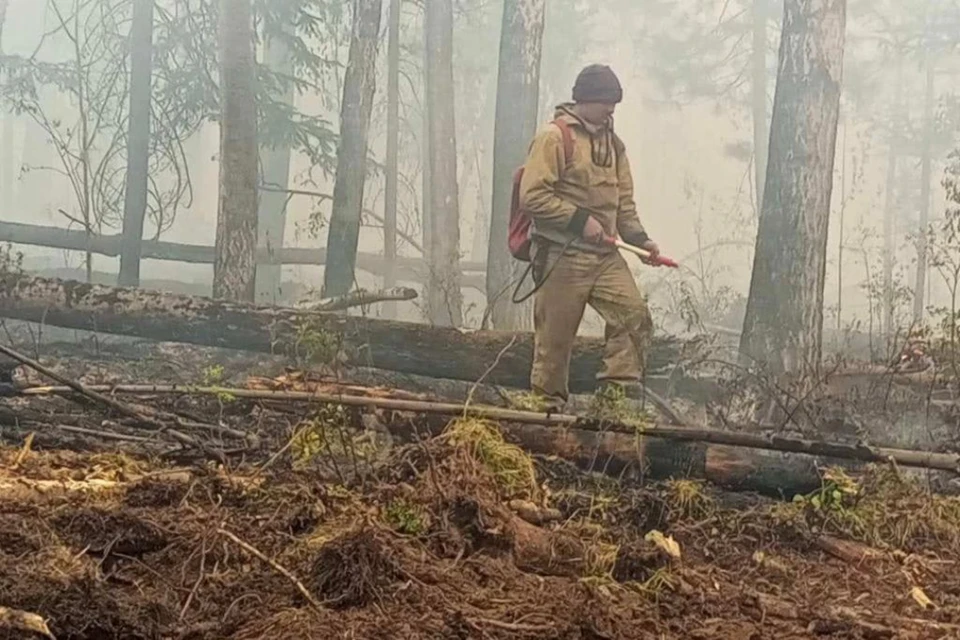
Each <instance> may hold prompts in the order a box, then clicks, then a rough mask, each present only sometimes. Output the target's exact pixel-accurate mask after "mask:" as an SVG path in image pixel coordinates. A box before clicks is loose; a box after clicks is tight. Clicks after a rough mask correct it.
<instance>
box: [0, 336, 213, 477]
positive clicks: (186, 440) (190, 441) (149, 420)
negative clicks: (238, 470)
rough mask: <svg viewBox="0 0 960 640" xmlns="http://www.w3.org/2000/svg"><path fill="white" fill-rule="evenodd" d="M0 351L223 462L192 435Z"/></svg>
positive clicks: (10, 352)
mask: <svg viewBox="0 0 960 640" xmlns="http://www.w3.org/2000/svg"><path fill="white" fill-rule="evenodd" d="M0 353H2V354H3V355H5V356H7V357H10V358H13V359H14V360H16V361H17V362H19V363H20V364H22V365H24V366H27V367H30V368H31V369H33V370H34V371H36V372H37V373H40V374H42V375H45V376H47V377H48V378H50V379H51V380H55V381H57V382H59V383H60V384H62V385H66V386H67V387H69V388H70V389H71V390H72V391H75V392H77V393H79V394H80V395H82V396H83V397H85V398H87V399H89V400H92V401H93V402H96V403H99V404H102V405H104V406H106V407H109V408H111V409H113V410H114V411H116V412H118V413H120V414H122V415H125V416H127V417H130V418H133V419H135V420H136V421H137V422H138V423H140V424H142V425H145V426H147V427H148V428H151V429H156V430H157V431H162V432H164V433H167V434H169V435H170V436H171V437H172V438H173V439H174V440H177V441H178V442H180V443H181V444H186V445H189V446H191V447H196V448H198V449H200V450H201V451H203V452H204V453H206V454H207V455H209V456H211V457H213V458H214V459H216V460H220V461H221V462H224V459H223V455H222V454H219V453H218V452H216V451H213V450H212V449H210V448H209V447H207V446H205V445H204V444H203V443H201V442H199V441H198V440H196V439H195V438H192V437H190V436H188V435H186V434H185V433H181V432H180V431H177V430H175V429H170V428H168V427H167V426H166V425H164V424H163V423H162V422H160V421H158V420H154V419H153V418H150V417H147V416H145V415H143V414H142V413H140V412H138V411H136V410H135V409H133V408H131V407H129V406H127V405H125V404H123V403H121V402H117V401H116V400H114V399H113V398H108V397H107V396H105V395H103V394H102V393H99V392H97V391H93V390H91V389H88V388H87V387H84V386H83V385H82V384H80V383H79V382H75V381H73V380H70V379H69V378H67V377H65V376H61V375H60V374H59V373H56V372H55V371H53V370H51V369H48V368H47V367H45V366H43V365H42V364H40V363H39V362H37V361H36V360H33V359H32V358H28V357H27V356H25V355H23V354H21V353H19V352H17V351H14V350H13V349H11V348H10V347H8V346H6V345H3V344H0Z"/></svg>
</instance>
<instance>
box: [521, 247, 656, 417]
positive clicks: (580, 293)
mask: <svg viewBox="0 0 960 640" xmlns="http://www.w3.org/2000/svg"><path fill="white" fill-rule="evenodd" d="M533 250H534V255H533V277H534V280H535V281H536V282H537V283H540V282H543V278H544V276H546V277H547V279H546V281H545V282H543V286H542V287H541V288H540V289H539V290H538V291H537V293H536V298H535V300H534V331H535V335H534V355H533V371H532V375H531V386H532V388H533V391H534V393H537V394H539V395H542V396H544V397H545V398H547V399H548V401H550V402H551V403H553V404H557V405H559V404H562V403H564V402H566V400H567V398H568V396H569V389H568V380H569V373H570V354H571V352H572V350H573V343H574V340H575V339H576V335H577V330H578V329H579V327H580V322H581V320H582V319H583V312H584V311H585V309H586V305H588V304H589V305H590V306H591V307H593V308H594V309H595V310H596V311H597V313H599V314H600V316H601V317H602V318H603V320H604V321H605V322H606V330H605V338H606V344H605V348H604V356H603V367H602V369H601V371H600V373H599V375H598V376H597V377H598V379H599V380H601V381H611V382H622V383H630V382H635V381H637V380H640V377H641V374H642V370H643V366H644V354H645V350H646V345H647V343H648V342H649V340H650V336H651V334H652V333H653V321H652V319H651V317H650V311H649V309H648V308H647V303H646V301H645V300H644V299H643V297H642V296H641V295H640V290H639V289H638V288H637V283H636V281H635V280H634V279H633V274H632V273H630V268H629V267H628V266H627V262H626V260H624V258H623V256H622V255H620V253H619V252H618V251H614V252H611V253H607V254H598V253H590V252H586V251H582V250H579V249H574V248H570V249H567V250H566V251H564V250H563V246H562V245H558V244H554V243H551V242H547V241H543V240H537V241H536V242H535V243H534V247H533ZM551 268H552V271H551Z"/></svg>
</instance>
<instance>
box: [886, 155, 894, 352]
mask: <svg viewBox="0 0 960 640" xmlns="http://www.w3.org/2000/svg"><path fill="white" fill-rule="evenodd" d="M888 153H889V155H888V157H887V178H886V186H885V189H886V194H885V202H884V205H883V334H884V344H885V345H886V347H887V353H886V355H887V356H890V355H892V353H890V349H891V348H892V346H893V340H894V334H895V333H896V329H895V328H894V326H893V323H894V304H895V299H894V291H893V263H894V256H895V255H896V251H897V248H896V244H895V242H894V228H895V226H894V216H895V215H896V207H895V203H896V181H897V154H896V149H895V147H894V141H893V140H891V141H890V150H889V152H888Z"/></svg>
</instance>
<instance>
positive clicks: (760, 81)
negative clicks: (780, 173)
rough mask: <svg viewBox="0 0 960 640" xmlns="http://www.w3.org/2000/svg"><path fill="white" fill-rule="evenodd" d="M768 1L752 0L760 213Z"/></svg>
mask: <svg viewBox="0 0 960 640" xmlns="http://www.w3.org/2000/svg"><path fill="white" fill-rule="evenodd" d="M766 6H767V0H753V51H752V53H751V79H752V81H751V87H750V91H751V102H752V111H753V165H754V167H753V168H754V180H755V184H756V187H755V188H756V191H757V215H758V216H759V215H760V213H761V212H762V211H763V188H764V181H765V180H766V178H767V150H768V148H769V145H770V128H769V126H768V124H767V11H766Z"/></svg>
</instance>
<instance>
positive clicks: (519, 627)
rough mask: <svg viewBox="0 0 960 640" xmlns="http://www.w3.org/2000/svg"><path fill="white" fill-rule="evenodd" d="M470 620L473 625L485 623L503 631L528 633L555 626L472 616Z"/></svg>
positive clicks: (546, 629)
mask: <svg viewBox="0 0 960 640" xmlns="http://www.w3.org/2000/svg"><path fill="white" fill-rule="evenodd" d="M471 622H472V623H473V624H475V625H481V624H485V625H487V626H489V627H496V628H498V629H503V630H505V631H527V632H530V633H543V632H546V631H555V630H556V627H553V626H552V625H549V624H522V623H519V622H501V621H499V620H491V619H489V618H473V619H471Z"/></svg>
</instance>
